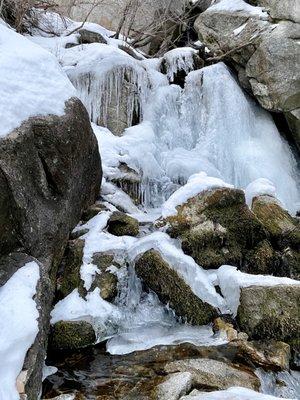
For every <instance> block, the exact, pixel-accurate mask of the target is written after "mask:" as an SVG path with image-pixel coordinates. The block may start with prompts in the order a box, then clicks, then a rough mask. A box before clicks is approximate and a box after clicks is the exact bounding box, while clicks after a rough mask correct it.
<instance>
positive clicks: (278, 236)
mask: <svg viewBox="0 0 300 400" xmlns="http://www.w3.org/2000/svg"><path fill="white" fill-rule="evenodd" d="M252 211H253V213H254V214H255V215H256V217H257V218H258V219H259V221H260V222H261V223H262V224H263V226H264V227H265V228H266V230H267V231H268V232H269V234H270V239H271V241H272V242H273V243H274V245H276V246H278V247H279V248H280V249H285V248H286V247H287V246H290V247H292V248H295V249H297V250H298V251H299V249H300V223H299V220H298V219H297V218H293V217H292V216H291V215H290V214H289V213H288V212H287V211H286V210H284V209H283V208H282V207H281V205H280V203H279V202H278V201H277V200H276V199H275V198H274V197H272V196H258V197H255V198H254V199H253V202H252Z"/></svg>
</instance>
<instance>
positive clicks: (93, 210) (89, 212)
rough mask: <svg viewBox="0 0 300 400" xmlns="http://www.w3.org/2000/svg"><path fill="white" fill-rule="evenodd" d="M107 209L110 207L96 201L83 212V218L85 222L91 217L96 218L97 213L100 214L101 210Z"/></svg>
mask: <svg viewBox="0 0 300 400" xmlns="http://www.w3.org/2000/svg"><path fill="white" fill-rule="evenodd" d="M107 210H108V209H107V207H106V206H105V205H104V204H101V203H95V204H93V205H92V206H90V207H89V208H87V209H86V210H85V211H84V212H83V213H82V216H81V219H82V221H83V222H87V221H89V220H90V219H92V218H94V217H95V216H96V215H98V214H99V213H100V212H102V211H107Z"/></svg>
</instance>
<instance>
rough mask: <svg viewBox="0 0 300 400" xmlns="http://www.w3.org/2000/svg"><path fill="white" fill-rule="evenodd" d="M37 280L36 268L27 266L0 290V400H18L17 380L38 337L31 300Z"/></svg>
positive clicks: (34, 305) (35, 314)
mask: <svg viewBox="0 0 300 400" xmlns="http://www.w3.org/2000/svg"><path fill="white" fill-rule="evenodd" d="M39 276H40V273H39V266H38V264H37V263H36V262H30V263H27V264H25V265H24V266H23V267H21V268H20V269H19V270H18V271H17V272H15V273H14V275H13V276H12V277H11V278H10V279H9V280H8V281H7V282H6V284H5V285H4V286H2V287H0V400H19V394H18V391H17V388H16V380H17V377H18V375H19V373H20V372H21V370H22V366H23V363H24V359H25V356H26V353H27V350H28V349H29V348H30V346H31V345H32V344H33V342H34V340H35V337H36V335H37V333H38V321H37V319H38V317H39V313H38V310H37V307H36V303H35V301H34V299H33V297H34V296H35V294H36V286H37V283H38V280H39Z"/></svg>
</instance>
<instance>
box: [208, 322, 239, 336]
mask: <svg viewBox="0 0 300 400" xmlns="http://www.w3.org/2000/svg"><path fill="white" fill-rule="evenodd" d="M213 331H214V332H215V333H216V332H218V333H220V334H221V335H222V336H223V337H224V338H225V339H226V340H228V341H229V342H231V341H232V340H236V339H238V335H239V334H238V331H237V330H236V329H234V327H233V324H232V323H230V322H228V321H226V320H225V319H223V318H222V317H218V318H216V319H215V320H214V321H213Z"/></svg>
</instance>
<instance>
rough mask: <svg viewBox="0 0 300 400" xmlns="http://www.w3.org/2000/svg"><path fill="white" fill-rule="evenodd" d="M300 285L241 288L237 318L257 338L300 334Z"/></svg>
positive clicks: (278, 338)
mask: <svg viewBox="0 0 300 400" xmlns="http://www.w3.org/2000/svg"><path fill="white" fill-rule="evenodd" d="M299 315H300V285H278V286H271V287H262V286H251V287H248V288H241V294H240V305H239V308H238V313H237V321H238V323H239V326H240V328H241V329H242V330H243V331H244V332H246V333H247V334H248V335H249V336H250V337H251V338H253V339H276V340H282V341H289V340H294V339H296V338H299V332H300V319H299Z"/></svg>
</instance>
